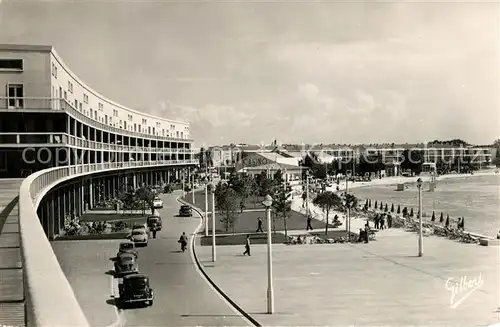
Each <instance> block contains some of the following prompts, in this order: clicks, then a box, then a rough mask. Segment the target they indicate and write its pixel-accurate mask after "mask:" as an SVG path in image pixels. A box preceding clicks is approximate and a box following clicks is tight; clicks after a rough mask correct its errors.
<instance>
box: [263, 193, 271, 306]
mask: <svg viewBox="0 0 500 327" xmlns="http://www.w3.org/2000/svg"><path fill="white" fill-rule="evenodd" d="M262 204H263V205H264V206H265V207H266V216H267V313H268V314H272V313H273V312H274V289H273V257H272V238H271V237H272V236H271V205H272V204H273V198H272V197H271V196H270V195H269V194H268V195H266V198H265V199H264V201H262Z"/></svg>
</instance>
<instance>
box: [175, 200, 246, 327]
mask: <svg viewBox="0 0 500 327" xmlns="http://www.w3.org/2000/svg"><path fill="white" fill-rule="evenodd" d="M177 201H178V202H181V201H179V198H177ZM181 203H182V202H181ZM193 211H194V212H196V214H197V215H198V216H199V217H200V223H199V224H198V227H196V229H195V231H194V233H193V237H191V241H190V242H189V254H190V256H191V261H192V262H193V266H194V267H195V269H196V271H197V272H198V275H200V277H201V279H202V280H204V281H205V283H207V285H208V287H210V289H211V290H212V291H213V292H214V293H215V294H217V296H218V297H219V298H220V299H221V300H222V301H224V303H226V305H227V306H228V307H229V308H231V310H232V311H233V312H234V313H235V314H236V315H237V316H238V317H240V318H241V319H243V321H245V322H246V323H247V324H248V326H254V324H253V323H252V322H251V321H250V320H248V319H247V318H246V317H245V316H243V315H242V314H241V313H240V312H239V311H238V310H237V309H236V308H235V307H233V305H232V304H231V303H229V302H228V301H227V300H226V299H225V298H224V297H223V296H222V295H221V294H220V293H219V292H218V291H217V290H216V289H215V288H214V287H213V286H212V284H210V282H209V281H208V280H207V278H206V277H205V276H204V275H203V273H202V272H201V271H200V267H198V264H197V263H196V259H195V258H194V242H195V241H196V238H197V235H198V233H199V232H200V230H201V229H202V228H203V227H204V218H203V216H202V215H200V213H199V212H198V211H197V210H193Z"/></svg>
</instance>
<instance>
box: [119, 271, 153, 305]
mask: <svg viewBox="0 0 500 327" xmlns="http://www.w3.org/2000/svg"><path fill="white" fill-rule="evenodd" d="M118 291H119V294H120V302H121V305H122V307H127V306H129V305H131V304H147V305H150V306H151V305H153V300H154V291H153V289H152V288H151V286H150V284H149V277H148V276H146V275H144V274H135V275H128V276H125V277H123V280H122V282H121V283H120V284H118Z"/></svg>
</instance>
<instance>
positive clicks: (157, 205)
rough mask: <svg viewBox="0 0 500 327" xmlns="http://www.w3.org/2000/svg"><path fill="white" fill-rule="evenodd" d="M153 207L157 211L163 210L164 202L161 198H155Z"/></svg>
mask: <svg viewBox="0 0 500 327" xmlns="http://www.w3.org/2000/svg"><path fill="white" fill-rule="evenodd" d="M153 207H154V208H155V209H161V208H163V201H162V200H161V199H160V198H159V197H155V199H154V200H153Z"/></svg>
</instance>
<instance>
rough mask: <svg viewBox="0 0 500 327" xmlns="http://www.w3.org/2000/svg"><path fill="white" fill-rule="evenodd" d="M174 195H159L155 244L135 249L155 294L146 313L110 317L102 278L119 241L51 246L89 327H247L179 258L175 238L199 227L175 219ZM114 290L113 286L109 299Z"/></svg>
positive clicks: (107, 286)
mask: <svg viewBox="0 0 500 327" xmlns="http://www.w3.org/2000/svg"><path fill="white" fill-rule="evenodd" d="M180 195H181V192H174V194H170V195H160V197H161V198H162V200H163V202H164V208H163V209H160V216H161V218H162V222H163V229H162V231H160V232H158V234H157V238H156V239H150V241H149V244H148V246H147V247H143V248H138V252H139V258H138V261H137V262H138V265H139V270H140V271H141V273H144V274H146V275H148V276H149V277H150V279H151V286H152V287H153V288H154V290H155V300H154V305H153V306H151V307H146V308H138V309H127V310H118V311H116V310H115V307H114V306H113V304H114V301H113V298H111V297H110V293H111V287H112V286H111V282H110V279H109V276H108V275H106V272H107V271H108V270H110V269H112V265H113V263H112V261H110V260H109V259H110V258H112V257H114V256H115V255H116V251H117V249H118V243H119V241H120V240H117V241H85V242H82V241H70V242H67V241H64V242H63V241H60V242H61V243H60V244H58V241H55V242H54V243H53V247H54V249H55V250H56V253H57V254H58V258H59V260H60V263H61V266H62V267H63V270H64V272H65V273H66V275H67V277H68V279H69V281H70V283H71V286H72V287H73V289H74V291H75V294H76V297H77V299H78V301H79V303H80V305H81V306H82V308H83V310H84V313H85V314H86V316H87V318H88V320H89V321H90V323H91V324H92V326H107V325H109V324H110V323H111V322H113V320H112V319H113V317H114V321H115V322H117V321H121V323H122V324H124V325H125V326H247V325H248V323H247V322H246V321H245V320H244V319H243V318H242V317H241V316H240V314H237V313H235V311H233V309H232V308H230V307H229V306H228V305H227V304H226V302H224V301H223V300H222V298H221V297H220V296H219V295H218V294H217V293H216V292H215V291H214V290H212V288H211V287H210V286H209V284H208V283H207V282H206V281H205V280H204V279H203V277H201V275H200V273H199V272H198V271H197V268H196V267H195V265H194V263H193V261H192V258H191V255H190V253H189V252H186V253H182V252H180V245H179V243H178V242H177V240H178V239H179V236H180V235H181V233H182V232H186V234H187V235H188V236H189V237H191V234H192V232H193V231H194V230H195V229H196V227H197V226H198V225H199V223H200V219H199V218H198V217H196V218H179V217H175V216H176V214H177V213H178V210H179V207H180V203H178V202H177V201H176V197H177V196H180ZM73 242H74V243H73ZM78 243H80V244H78ZM68 244H70V245H68ZM116 284H117V281H116V280H115V281H114V285H113V288H114V293H116ZM110 320H111V322H110Z"/></svg>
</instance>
